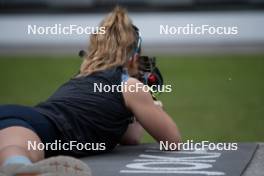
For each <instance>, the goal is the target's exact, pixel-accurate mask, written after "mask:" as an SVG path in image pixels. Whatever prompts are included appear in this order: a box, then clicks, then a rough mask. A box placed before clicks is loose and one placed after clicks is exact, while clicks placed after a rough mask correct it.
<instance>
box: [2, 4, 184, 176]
mask: <svg viewBox="0 0 264 176" xmlns="http://www.w3.org/2000/svg"><path fill="white" fill-rule="evenodd" d="M100 26H101V27H104V28H105V33H104V34H92V35H91V36H90V43H89V48H88V53H87V55H86V56H85V58H84V60H83V63H82V64H81V67H80V72H79V74H78V75H77V76H75V77H74V78H71V79H70V80H69V81H68V82H66V83H65V84H63V85H62V86H61V87H60V88H59V89H58V90H57V91H55V93H54V94H53V95H52V96H51V97H50V98H49V99H48V100H46V101H45V102H42V103H40V104H38V105H36V106H34V107H28V106H21V105H2V106H0V165H1V168H0V173H1V174H2V175H20V176H22V175H42V174H44V175H45V174H48V175H52V174H54V175H58V174H59V175H60V174H62V175H90V170H89V168H88V166H87V165H86V164H84V163H82V161H80V160H78V159H75V158H73V157H82V156H87V155H91V154H97V153H102V152H108V151H111V150H112V149H113V148H114V147H115V146H116V145H118V144H127V145H135V144H139V142H140V138H141V136H142V133H143V129H145V130H146V131H147V132H148V133H149V134H150V135H151V136H153V137H154V139H155V140H156V141H157V142H159V141H168V142H169V143H178V142H179V141H180V133H179V130H178V129H177V126H176V124H175V123H174V122H173V120H172V119H171V117H170V116H169V115H167V114H166V112H164V111H163V109H162V108H161V107H159V106H157V105H155V103H154V101H153V99H152V97H151V94H150V93H149V92H146V91H143V90H142V89H140V88H139V89H137V91H122V92H120V91H109V92H104V91H98V90H97V91H95V90H94V88H95V84H97V85H100V84H101V85H103V86H104V85H108V86H112V85H120V84H124V83H126V86H128V87H129V86H131V87H135V86H139V87H143V86H140V85H141V84H142V83H141V82H140V81H139V80H138V79H136V78H135V77H136V75H137V74H138V72H139V70H138V60H139V56H140V52H141V37H140V35H139V31H138V29H137V28H136V27H135V26H134V25H133V24H132V22H131V20H130V19H129V17H128V15H127V13H126V11H125V10H124V9H123V8H121V7H116V8H115V9H114V10H113V11H112V12H111V13H110V14H109V15H108V16H107V17H106V18H105V19H104V20H103V21H102V22H101V24H100ZM58 69H59V68H58ZM72 141H74V142H72ZM76 142H77V143H81V144H89V145H86V147H87V146H88V147H90V149H91V150H89V149H88V150H87V148H84V149H83V150H78V149H80V147H79V148H77V147H71V148H69V145H70V144H76ZM52 143H57V146H56V147H57V148H55V150H52V149H51V146H48V147H50V148H48V147H47V144H52ZM38 144H43V145H45V148H44V150H43V147H42V148H41V149H40V148H39V147H36V146H43V145H38ZM63 144H67V145H63ZM34 145H35V148H34V149H33V147H34ZM54 145H55V144H54ZM59 145H60V146H59ZM62 145H63V146H64V148H62V147H61V146H62ZM30 146H31V147H32V148H30ZM58 146H59V147H58ZM65 146H67V147H68V148H67V149H66V148H65ZM53 147H54V146H53ZM60 147H61V148H60ZM53 149H54V148H53ZM59 155H60V156H59Z"/></svg>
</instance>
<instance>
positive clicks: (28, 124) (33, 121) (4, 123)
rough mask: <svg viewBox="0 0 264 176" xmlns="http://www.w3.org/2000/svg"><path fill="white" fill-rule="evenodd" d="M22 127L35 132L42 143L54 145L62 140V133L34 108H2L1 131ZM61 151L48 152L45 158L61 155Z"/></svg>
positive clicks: (0, 110) (17, 106)
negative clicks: (56, 141)
mask: <svg viewBox="0 0 264 176" xmlns="http://www.w3.org/2000/svg"><path fill="white" fill-rule="evenodd" d="M12 126H20V127H25V128H28V129H30V130H32V131H34V132H35V133H36V134H37V135H38V136H39V138H40V139H41V142H42V143H44V144H45V143H52V142H54V141H55V140H59V139H60V138H61V134H60V131H59V130H58V129H57V127H56V126H55V124H54V123H53V122H52V121H51V120H49V119H48V118H47V117H45V116H44V115H42V114H40V113H39V112H37V111H36V110H34V108H33V107H27V106H21V105H1V106H0V130H2V129H5V128H8V127H12ZM59 154H60V153H59V151H52V150H47V151H45V157H49V156H54V155H59Z"/></svg>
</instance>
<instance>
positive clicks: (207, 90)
mask: <svg viewBox="0 0 264 176" xmlns="http://www.w3.org/2000/svg"><path fill="white" fill-rule="evenodd" d="M117 4H119V5H121V6H124V7H126V8H127V9H128V12H129V15H130V17H131V19H132V21H133V22H134V24H135V25H136V26H138V27H139V29H140V32H141V35H142V38H143V54H145V55H150V56H156V57H157V64H158V67H159V68H160V70H161V72H162V73H163V76H164V79H165V83H166V84H171V85H172V86H173V87H172V88H173V91H172V92H171V93H163V94H161V95H160V96H159V97H158V98H159V99H160V100H162V101H163V104H164V109H165V110H166V111H167V112H168V113H169V114H170V115H171V116H172V117H173V119H174V120H175V122H176V123H177V125H178V126H179V128H180V129H181V131H182V135H183V137H184V139H185V140H187V139H189V140H191V139H192V140H195V141H200V140H209V141H215V142H219V141H241V142H247V141H264V130H263V125H264V32H263V30H264V0H178V1H174V0H160V1H158V0H126V1H125V0H116V1H110V0H75V1H71V0H38V1H35V0H0V104H23V105H30V106H33V105H35V104H37V103H38V102H40V101H45V99H47V98H48V97H49V96H50V95H51V94H52V93H53V92H54V91H55V90H56V89H57V88H58V87H59V86H60V85H61V84H62V83H64V82H65V81H67V80H68V79H70V78H71V77H72V76H73V75H74V74H75V73H76V72H77V71H78V68H79V66H80V63H81V61H82V60H81V59H80V58H79V57H78V52H79V50H81V49H86V48H87V46H88V38H89V35H86V34H83V35H77V34H73V35H63V34H62V35H52V34H46V35H33V34H28V33H27V32H28V31H27V28H28V25H38V26H53V25H55V24H61V25H63V26H67V25H70V24H73V25H80V26H97V25H98V24H99V22H100V21H101V20H102V19H103V18H104V16H105V15H106V14H107V13H108V12H110V11H111V9H112V8H113V7H115V5H117ZM187 24H193V25H195V26H201V25H210V26H226V27H228V26H236V27H237V29H238V34H237V35H217V34H216V35H209V34H204V35H196V34H192V35H191V34H190V35H162V34H160V25H169V26H185V25H187ZM150 141H153V139H152V138H151V137H150V136H149V135H147V134H146V135H145V137H144V142H150Z"/></svg>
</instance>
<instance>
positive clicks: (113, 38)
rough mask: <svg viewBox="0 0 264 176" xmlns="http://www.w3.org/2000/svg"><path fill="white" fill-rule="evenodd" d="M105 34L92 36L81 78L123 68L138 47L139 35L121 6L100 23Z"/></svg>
mask: <svg viewBox="0 0 264 176" xmlns="http://www.w3.org/2000/svg"><path fill="white" fill-rule="evenodd" d="M100 27H104V28H105V33H104V34H92V35H91V37H90V44H89V47H88V53H87V56H86V57H85V58H84V60H83V63H82V64H81V68H80V75H79V76H86V75H89V74H91V73H93V72H97V71H102V70H105V69H108V68H111V67H114V66H123V65H124V64H125V63H126V61H127V60H128V58H129V57H130V56H131V53H132V52H133V49H134V47H135V45H136V42H137V41H136V40H137V34H136V31H135V30H134V28H133V24H132V21H131V20H130V18H129V17H128V15H127V12H126V10H125V9H124V8H121V7H119V6H117V7H115V8H114V10H113V11H112V12H111V13H110V14H108V15H107V16H106V17H105V19H104V20H103V21H102V22H101V23H100Z"/></svg>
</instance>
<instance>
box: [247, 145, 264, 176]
mask: <svg viewBox="0 0 264 176" xmlns="http://www.w3.org/2000/svg"><path fill="white" fill-rule="evenodd" d="M263 175H264V143H259V146H258V148H257V150H256V152H255V154H254V156H253V158H252V160H251V162H250V164H249V165H248V167H247V168H246V170H245V172H244V174H243V176H263Z"/></svg>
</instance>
